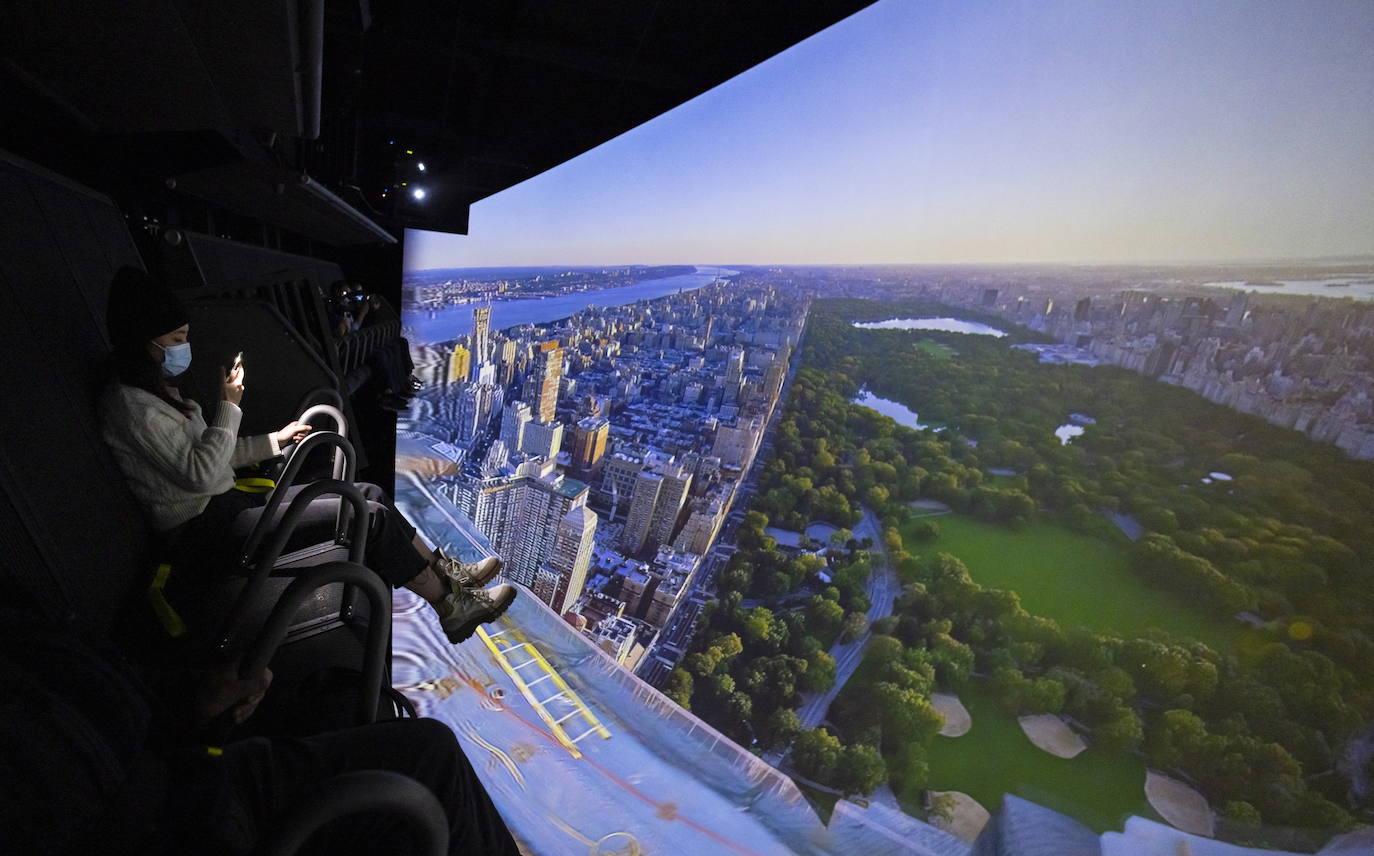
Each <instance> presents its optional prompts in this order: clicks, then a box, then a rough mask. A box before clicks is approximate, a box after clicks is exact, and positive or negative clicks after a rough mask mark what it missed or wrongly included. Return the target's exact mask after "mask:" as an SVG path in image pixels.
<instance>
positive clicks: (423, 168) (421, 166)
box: [416, 161, 425, 172]
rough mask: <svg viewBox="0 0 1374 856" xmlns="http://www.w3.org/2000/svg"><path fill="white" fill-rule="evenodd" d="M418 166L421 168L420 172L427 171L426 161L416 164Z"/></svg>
mask: <svg viewBox="0 0 1374 856" xmlns="http://www.w3.org/2000/svg"><path fill="white" fill-rule="evenodd" d="M416 166H418V167H419V168H420V172H424V171H425V162H424V161H420V162H419V163H418V164H416Z"/></svg>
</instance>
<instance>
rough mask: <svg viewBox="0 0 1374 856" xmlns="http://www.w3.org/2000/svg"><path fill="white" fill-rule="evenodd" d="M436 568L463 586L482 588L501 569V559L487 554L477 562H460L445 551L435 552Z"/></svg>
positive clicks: (438, 571)
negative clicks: (446, 554)
mask: <svg viewBox="0 0 1374 856" xmlns="http://www.w3.org/2000/svg"><path fill="white" fill-rule="evenodd" d="M434 570H435V571H436V572H437V573H440V574H443V575H444V576H446V577H448V578H449V579H451V580H453V581H454V582H455V583H457V584H458V585H460V586H462V587H463V588H481V587H482V586H484V585H486V584H487V583H488V582H489V581H490V580H491V578H492V577H494V576H496V572H497V571H499V570H501V560H500V559H498V558H496V557H495V556H485V557H483V558H482V559H481V560H479V561H476V562H460V561H458V560H457V559H450V558H449V557H448V556H445V555H444V554H443V553H435V554H434Z"/></svg>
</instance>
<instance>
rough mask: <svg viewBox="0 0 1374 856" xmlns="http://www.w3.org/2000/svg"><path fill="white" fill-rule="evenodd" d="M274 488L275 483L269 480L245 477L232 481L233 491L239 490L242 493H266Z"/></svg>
mask: <svg viewBox="0 0 1374 856" xmlns="http://www.w3.org/2000/svg"><path fill="white" fill-rule="evenodd" d="M276 486H277V483H276V482H274V481H272V480H271V479H262V478H247V477H245V478H239V479H234V490H241V491H243V492H244V493H267V492H268V491H269V490H271V489H272V488H274V487H276Z"/></svg>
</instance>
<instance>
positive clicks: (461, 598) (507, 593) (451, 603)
mask: <svg viewBox="0 0 1374 856" xmlns="http://www.w3.org/2000/svg"><path fill="white" fill-rule="evenodd" d="M514 600H515V586H512V585H507V584H506V583H502V584H500V585H495V586H492V587H491V588H485V589H479V588H475V589H462V588H457V589H454V590H453V591H452V592H449V594H448V596H447V597H445V598H444V599H443V600H441V601H440V602H439V603H438V604H436V606H437V609H438V612H439V625H440V626H441V627H443V628H444V634H445V635H446V636H448V641H450V642H452V643H454V644H455V645H456V644H458V643H459V642H462V641H463V640H464V639H466V638H468V637H469V636H471V635H472V634H473V633H474V632H476V630H477V627H478V625H481V624H486V623H487V622H489V621H495V620H496V619H498V618H500V617H501V614H502V613H504V612H505V611H506V608H507V607H509V606H510V605H511V602H512V601H514Z"/></svg>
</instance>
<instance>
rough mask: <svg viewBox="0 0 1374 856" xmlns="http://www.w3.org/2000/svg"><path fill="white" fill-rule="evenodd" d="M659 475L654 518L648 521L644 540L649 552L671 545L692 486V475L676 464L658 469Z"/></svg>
mask: <svg viewBox="0 0 1374 856" xmlns="http://www.w3.org/2000/svg"><path fill="white" fill-rule="evenodd" d="M659 473H660V474H661V475H662V476H663V482H662V484H661V485H660V486H659V489H658V501H657V502H655V503H654V516H653V519H652V520H650V521H649V532H648V535H647V537H646V538H645V539H644V546H645V547H647V548H649V549H651V550H657V549H658V548H659V547H660V546H662V545H664V544H668V543H671V540H672V537H673V530H674V529H675V528H677V518H678V515H679V514H681V512H682V506H683V505H684V504H686V502H687V491H688V490H689V489H691V486H692V474H691V473H689V472H687V471H686V470H685V469H683V468H682V467H681V466H680V465H678V464H676V463H672V464H667V465H665V466H662V467H660V468H659ZM641 549H642V548H641Z"/></svg>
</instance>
